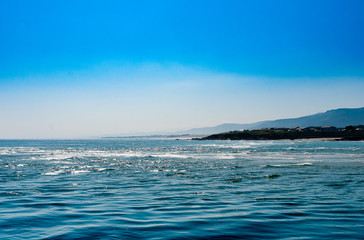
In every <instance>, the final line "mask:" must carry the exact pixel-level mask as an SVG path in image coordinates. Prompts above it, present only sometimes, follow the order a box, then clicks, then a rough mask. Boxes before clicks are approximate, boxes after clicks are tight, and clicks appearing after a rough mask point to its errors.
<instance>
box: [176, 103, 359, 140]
mask: <svg viewBox="0 0 364 240" xmlns="http://www.w3.org/2000/svg"><path fill="white" fill-rule="evenodd" d="M363 124H364V107H362V108H339V109H334V110H329V111H326V112H323V113H317V114H313V115H308V116H303V117H298V118H287V119H278V120H272V121H261V122H256V123H248V124H236V123H224V124H221V125H218V126H215V127H204V128H194V129H190V130H187V131H183V132H181V133H182V134H214V133H222V132H229V131H234V130H242V129H248V130H252V129H261V128H272V127H287V128H291V127H310V126H334V127H338V128H340V127H345V126H349V125H363Z"/></svg>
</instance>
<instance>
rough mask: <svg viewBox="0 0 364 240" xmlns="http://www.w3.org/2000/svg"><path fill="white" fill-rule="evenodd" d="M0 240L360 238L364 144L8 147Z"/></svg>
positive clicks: (0, 164) (2, 159)
mask: <svg viewBox="0 0 364 240" xmlns="http://www.w3.org/2000/svg"><path fill="white" fill-rule="evenodd" d="M0 239H364V142H330V141H235V142H234V141H206V142H205V141H176V140H160V139H159V140H150V139H149V140H147V139H109V140H67V141H61V140H57V141H53V140H52V141H40V140H39V141H5V140H3V141H0Z"/></svg>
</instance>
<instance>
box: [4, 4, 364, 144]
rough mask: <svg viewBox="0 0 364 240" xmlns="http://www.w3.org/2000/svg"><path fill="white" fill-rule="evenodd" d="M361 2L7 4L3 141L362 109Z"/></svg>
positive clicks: (170, 128) (363, 48)
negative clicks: (5, 139)
mask: <svg viewBox="0 0 364 240" xmlns="http://www.w3.org/2000/svg"><path fill="white" fill-rule="evenodd" d="M363 12H364V2H363V1H360V0H357V1H353V0H351V1H350V0H349V1H334V0H327V1H322V0H321V1H320V0H316V1H310V0H308V1H288V0H287V1H282V0H277V1H268V0H266V1H263V0H260V1H259V0H258V1H201V0H200V1H199V0H195V1H188V0H186V1H167V0H166V1H86V0H84V1H67V0H65V1H36V0H35V1H16V0H4V1H0V138H72V137H89V136H98V135H107V134H110V135H111V134H134V133H140V132H161V131H162V132H169V131H177V130H184V129H189V128H195V127H205V126H214V125H217V124H220V123H225V122H234V123H250V122H255V121H261V120H269V119H277V118H288V117H299V116H303V115H308V114H314V113H317V112H322V111H326V110H329V109H335V108H342V107H348V108H355V107H363V106H364V94H363V92H364V44H363V43H364V15H363V14H362V13H363Z"/></svg>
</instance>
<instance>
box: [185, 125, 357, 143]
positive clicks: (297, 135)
mask: <svg viewBox="0 0 364 240" xmlns="http://www.w3.org/2000/svg"><path fill="white" fill-rule="evenodd" d="M284 139H287V140H298V139H316V140H336V141H363V140H364V125H358V126H346V127H345V128H336V127H333V126H321V127H305V128H303V127H293V128H263V129H258V130H243V131H231V132H225V133H219V134H212V135H209V136H207V137H202V138H193V139H192V140H284Z"/></svg>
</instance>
